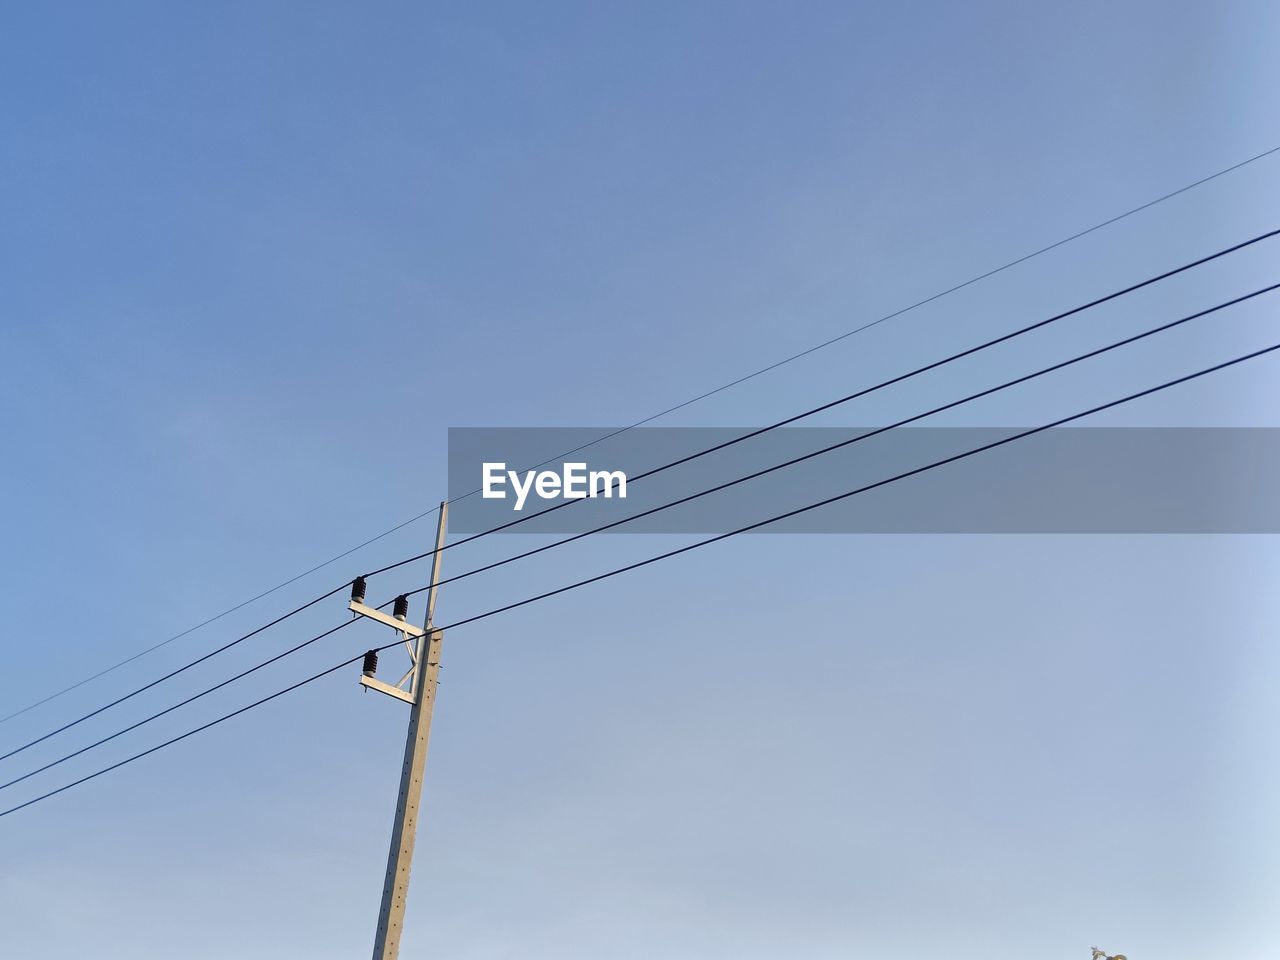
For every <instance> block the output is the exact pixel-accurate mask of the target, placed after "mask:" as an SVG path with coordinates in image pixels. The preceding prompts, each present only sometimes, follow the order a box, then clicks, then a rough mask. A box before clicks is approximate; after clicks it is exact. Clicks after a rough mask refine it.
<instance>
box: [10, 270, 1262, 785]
mask: <svg viewBox="0 0 1280 960" xmlns="http://www.w3.org/2000/svg"><path fill="white" fill-rule="evenodd" d="M1277 289H1280V283H1276V284H1272V285H1271V286H1268V287H1263V288H1261V289H1258V290H1254V291H1253V292H1251V293H1247V294H1244V295H1242V296H1239V297H1236V298H1234V299H1232V300H1227V301H1224V302H1222V303H1219V304H1216V305H1214V306H1212V307H1208V308H1206V309H1204V310H1199V311H1197V312H1195V313H1191V314H1188V315H1186V316H1184V317H1180V318H1178V319H1177V320H1171V321H1169V322H1168V323H1163V324H1160V325H1159V326H1156V327H1152V328H1151V329H1149V330H1144V331H1143V332H1141V333H1138V334H1134V335H1133V336H1129V337H1125V338H1124V339H1122V340H1117V341H1115V342H1113V343H1110V344H1107V345H1106V346H1103V347H1098V348H1096V349H1094V350H1090V351H1088V352H1086V353H1082V354H1078V355H1077V356H1074V357H1072V358H1070V359H1068V360H1063V361H1061V362H1059V363H1055V364H1052V365H1051V366H1048V367H1043V368H1041V369H1040V370H1036V371H1035V372H1033V373H1028V374H1025V375H1023V376H1021V377H1017V378H1015V379H1013V380H1006V381H1005V382H1003V383H1000V384H997V385H996V386H994V387H988V388H987V389H985V390H980V391H978V392H977V393H971V394H969V395H968V396H965V397H962V398H960V399H959V400H953V401H951V402H949V403H945V404H942V405H941V406H937V407H933V408H932V409H930V410H926V411H924V412H923V413H917V414H914V415H912V416H910V417H905V418H903V419H901V420H898V421H896V422H894V423H891V424H887V425H885V426H882V427H877V428H876V429H874V430H869V431H867V432H865V433H860V434H857V435H855V436H853V437H850V438H848V439H845V440H841V441H840V442H838V443H833V444H830V445H829V446H826V447H822V448H821V449H818V450H814V451H812V452H810V453H806V454H803V455H801V456H798V457H794V458H792V459H790V460H786V461H784V462H782V463H777V464H774V465H773V466H770V467H765V468H763V469H761V470H757V471H755V472H754V473H749V474H746V475H744V476H741V477H737V478H735V479H733V480H729V481H726V482H724V483H721V484H718V485H716V486H713V487H709V488H707V489H704V490H699V491H697V492H696V493H692V494H690V495H688V496H685V497H681V498H679V499H677V500H672V501H669V502H667V503H663V504H659V505H658V506H656V507H652V508H650V509H648V510H645V511H643V512H642V513H637V514H632V515H630V516H627V517H623V518H621V519H619V520H614V521H612V522H610V523H606V524H603V525H601V526H598V527H594V528H592V529H590V530H585V531H583V532H581V533H576V534H573V535H572V536H569V537H565V538H564V539H561V540H557V541H555V542H553V543H549V544H544V545H543V546H540V547H536V548H534V549H532V550H528V551H526V552H524V553H520V554H516V555H514V556H510V557H506V558H504V559H502V560H498V561H495V562H494V563H490V564H487V565H485V566H482V567H477V568H475V569H472V570H468V571H465V572H463V573H460V574H457V575H456V576H453V577H447V578H445V579H443V580H440V581H439V582H437V583H435V584H428V585H427V586H426V587H420V588H418V589H417V590H411V591H409V592H408V593H404V594H401V595H400V596H404V597H410V596H413V595H415V594H418V593H421V592H423V591H424V590H428V589H430V587H431V586H433V585H434V586H437V587H440V586H444V585H445V584H448V583H453V582H455V581H458V580H463V579H466V578H467V577H471V576H475V575H476V574H479V573H484V572H486V571H489V570H492V569H494V568H496V567H501V566H505V565H506V564H508V563H512V562H514V561H516V560H523V559H525V558H526V557H531V556H534V555H535V554H539V553H544V552H546V551H548V550H552V549H555V548H556V547H560V546H564V545H565V544H568V543H572V542H574V541H576V540H581V539H583V538H585V537H589V536H592V535H594V534H597V533H602V532H604V531H605V530H610V529H612V528H614V527H618V526H621V525H622V524H625V523H631V522H632V521H634V520H639V519H641V518H642V517H647V516H651V515H653V514H655V513H659V512H661V511H663V510H668V509H670V508H672V507H676V506H679V505H681V504H685V503H689V502H691V501H693V500H697V499H700V498H702V497H705V496H708V495H710V494H714V493H719V492H720V491H722V490H726V489H729V488H730V487H735V486H737V485H739V484H742V483H747V482H749V481H751V480H754V479H757V478H758V477H762V476H765V475H767V474H771V473H775V472H777V471H779V470H784V469H787V468H789V467H792V466H795V465H796V464H799V463H803V462H805V461H807V460H812V459H814V458H816V457H820V456H823V455H825V454H827V453H831V452H832V451H835V450H839V449H842V448H844V447H848V446H851V445H852V444H855V443H859V442H861V441H863V440H868V439H870V438H871V437H875V436H879V435H880V434H883V433H887V432H889V431H890V430H895V429H898V428H899V427H904V426H907V425H909V424H912V423H915V422H917V421H920V420H924V419H926V418H927V417H931V416H934V415H936V414H939V413H942V412H944V411H947V410H953V409H955V408H957V407H960V406H963V405H964V404H966V403H971V402H973V401H975V400H979V399H981V398H983V397H989V396H992V395H993V394H996V393H1000V392H1002V391H1004V390H1008V389H1010V388H1012V387H1015V386H1019V385H1020V384H1023V383H1027V382H1029V381H1031V380H1035V379H1037V378H1039V377H1043V376H1045V375H1047V374H1050V373H1053V372H1055V371H1058V370H1062V369H1064V368H1066V367H1070V366H1073V365H1075V364H1077V363H1081V362H1083V361H1085V360H1090V359H1092V358H1094V357H1098V356H1101V355H1103V354H1105V353H1110V352H1111V351H1112V350H1117V349H1119V348H1121V347H1124V346H1128V345H1129V344H1132V343H1137V342H1138V341H1140V340H1145V339H1147V338H1148V337H1152V336H1155V335H1157V334H1161V333H1165V332H1167V331H1169V330H1172V329H1174V328H1175V327H1179V326H1182V325H1183V324H1185V323H1189V322H1190V321H1192V320H1196V319H1199V318H1201V317H1206V316H1209V315H1210V314H1213V313H1217V312H1218V311H1220V310H1225V309H1226V308H1228V307H1232V306H1236V305H1237V304H1240V303H1244V302H1246V301H1248V300H1252V299H1253V298H1255V297H1259V296H1261V295H1263V294H1266V293H1271V292H1273V291H1275V290H1277ZM392 602H394V598H393V599H392V600H389V601H387V603H384V604H382V605H381V606H383V607H385V606H388V605H390V604H391V603H392ZM354 622H356V621H354V620H346V621H343V622H342V623H341V624H339V625H338V626H336V627H333V628H331V629H329V630H326V631H324V632H323V633H320V634H317V635H316V636H314V637H311V638H310V639H308V640H304V641H303V642H301V643H299V644H297V645H295V646H293V647H290V648H289V649H288V650H285V651H284V652H283V653H279V654H276V655H275V656H273V657H271V658H270V659H267V660H264V661H262V662H260V663H258V664H256V665H254V666H252V667H250V668H248V669H247V670H244V671H242V672H240V673H238V674H236V675H235V676H233V677H231V678H230V679H228V680H223V681H222V682H220V683H217V684H215V685H213V686H211V687H208V688H206V689H204V690H201V691H200V692H199V693H196V694H194V695H193V696H190V697H188V698H187V699H185V700H183V701H181V702H179V703H176V704H174V705H173V706H170V707H166V708H165V709H163V710H160V711H159V712H157V713H153V714H151V715H150V716H147V717H144V718H143V719H141V720H138V721H137V722H135V723H132V724H130V725H128V726H126V727H124V728H122V729H120V730H117V731H116V732H114V733H112V734H109V735H108V736H105V737H103V738H101V739H99V740H97V741H95V742H93V743H90V744H88V745H87V746H84V747H81V748H80V749H78V750H75V751H73V752H71V753H68V754H65V755H63V756H61V757H59V758H57V759H56V760H53V761H50V762H49V763H46V764H44V765H43V766H40V767H37V768H36V769H34V770H30V771H28V772H27V773H25V774H22V775H21V776H18V777H15V778H13V779H12V780H9V781H8V782H6V783H0V790H4V789H6V788H8V787H12V786H14V785H16V784H19V783H22V782H23V781H24V780H28V779H30V778H31V777H34V776H36V775H37V774H40V773H43V772H44V771H46V770H49V769H51V768H53V767H56V766H59V765H60V764H63V763H65V762H66V761H68V760H71V759H74V758H75V757H78V756H81V755H83V754H85V753H87V752H89V751H90V750H93V749H95V748H97V747H100V746H102V745H104V744H106V743H110V742H111V741H113V740H115V739H116V738H118V737H121V736H124V735H125V734H127V733H131V732H132V731H134V730H137V729H138V728H139V727H142V726H144V725H146V724H148V723H150V722H152V721H153V720H158V719H160V718H161V717H163V716H166V715H168V714H170V713H172V712H173V711H175V710H178V709H180V708H181V707H185V706H186V705H187V704H190V703H193V702H195V701H196V700H199V699H201V698H202V697H205V696H207V695H208V694H210V693H214V692H215V691H217V690H221V689H222V688H223V687H226V686H228V685H229V684H232V683H234V682H236V681H237V680H240V679H242V678H243V677H247V676H249V675H250V674H252V673H256V672H257V671H259V670H261V669H263V668H264V667H267V666H270V665H271V664H273V663H276V662H278V661H279V660H282V659H284V658H285V657H287V656H289V655H290V654H293V653H296V652H297V651H299V650H302V649H304V648H305V647H309V646H310V645H311V644H313V643H315V642H317V641H318V640H322V639H324V638H325V637H328V636H330V635H331V634H334V633H336V632H337V631H339V630H341V629H343V628H344V627H347V626H350V625H351V624H352V623H354Z"/></svg>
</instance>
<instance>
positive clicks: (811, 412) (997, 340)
mask: <svg viewBox="0 0 1280 960" xmlns="http://www.w3.org/2000/svg"><path fill="white" fill-rule="evenodd" d="M1277 235H1280V229H1276V230H1268V231H1267V232H1266V233H1261V234H1258V235H1257V236H1255V237H1251V238H1250V239H1248V240H1244V241H1242V242H1240V243H1237V244H1233V245H1232V246H1230V247H1226V248H1224V249H1222V250H1218V251H1217V252H1215V253H1211V254H1209V255H1208V256H1204V257H1201V258H1199V259H1198V260H1192V261H1191V262H1190V263H1184V264H1183V265H1182V266H1180V267H1174V268H1173V269H1172V270H1166V271H1165V272H1164V273H1160V274H1157V275H1156V276H1154V277H1148V278H1147V279H1146V280H1142V281H1140V282H1138V283H1135V284H1131V285H1130V286H1127V287H1124V288H1123V289H1120V290H1116V291H1114V292H1112V293H1108V294H1106V295H1104V296H1101V297H1097V298H1095V299H1093V300H1090V301H1089V302H1088V303H1082V304H1080V305H1079V306H1077V307H1072V308H1071V309H1070V310H1064V311H1062V312H1061V313H1056V314H1054V315H1053V316H1051V317H1046V318H1045V319H1043V320H1037V321H1036V322H1035V323H1029V324H1027V325H1026V326H1024V327H1019V328H1018V329H1017V330H1012V331H1010V332H1009V333H1004V334H1001V335H1000V336H998V337H993V338H992V339H990V340H986V341H984V342H982V343H979V344H977V345H976V346H972V347H968V348H966V349H964V350H961V351H959V352H958V353H953V354H951V355H950V356H947V357H943V358H942V359H941V360H934V361H933V362H932V363H926V364H925V365H924V366H921V367H916V368H915V369H914V370H910V371H908V372H907V373H901V374H898V375H897V376H896V377H890V378H889V379H888V380H881V381H880V382H879V383H877V384H874V385H873V386H870V387H863V388H862V389H860V390H855V391H854V392H853V393H849V394H845V395H844V396H843V397H838V398H836V399H835V400H830V401H828V402H826V403H823V404H819V405H818V406H816V407H811V408H809V409H808V410H804V411H802V412H800V413H797V414H795V415H793V416H790V417H786V418H785V419H782V420H778V421H777V422H776V423H771V424H769V425H768V426H766V427H760V428H758V429H756V430H750V431H748V432H747V433H744V434H741V435H739V436H736V437H732V438H731V439H729V440H725V441H724V442H723V443H717V444H714V445H712V446H710V447H706V448H704V449H702V450H698V451H696V452H694V453H691V454H688V455H686V456H683V457H679V458H677V459H675V460H671V461H669V462H668V463H664V464H662V465H661V466H658V467H653V468H651V469H649V470H645V471H644V472H643V473H638V474H636V475H635V476H632V477H628V478H627V483H628V484H634V483H637V482H638V481H640V480H644V479H646V478H647V477H652V476H654V475H656V474H659V473H663V472H664V471H666V470H670V469H672V468H673V467H678V466H682V465H683V464H686V463H691V462H693V461H694V460H698V459H700V458H702V457H705V456H708V455H709V454H712V453H717V452H718V451H720V450H725V449H727V448H728V447H732V446H734V445H736V444H739V443H743V442H745V441H747V440H752V439H754V438H755V437H759V436H761V435H763V434H766V433H769V432H771V431H773V430H778V429H780V428H782V427H785V426H789V425H790V424H793V423H797V422H798V421H800V420H804V419H806V418H808V417H812V416H815V415H816V414H819V413H823V412H825V411H827V410H831V409H832V408H834V407H838V406H840V405H842V404H845V403H848V402H850V401H851V400H857V399H859V398H861V397H865V396H868V395H869V394H872V393H875V392H876V391H878V390H883V389H885V388H886V387H891V386H894V385H895V384H899V383H903V382H904V381H907V380H910V379H912V378H913V377H918V376H920V374H922V373H928V372H930V371H932V370H937V369H939V368H940V367H945V366H946V365H947V364H949V363H954V362H955V361H957V360H962V359H964V358H965V357H971V356H973V355H974V354H976V353H981V352H982V351H983V350H989V349H990V348H991V347H994V346H997V345H999V344H1001V343H1007V342H1009V341H1010V340H1014V339H1016V338H1018V337H1021V336H1025V335H1026V334H1028V333H1031V332H1032V331H1034V330H1039V329H1041V328H1042V327H1047V326H1049V325H1050V324H1052V323H1057V322H1058V321H1059V320H1065V319H1066V318H1067V317H1072V316H1075V315H1076V314H1079V313H1083V312H1084V311H1086V310H1091V309H1093V308H1094V307H1099V306H1101V305H1102V304H1104V303H1109V302H1111V301H1112V300H1117V299H1119V298H1120V297H1123V296H1126V295H1127V294H1130V293H1134V292H1136V291H1138V290H1142V289H1143V288H1145V287H1149V286H1151V285H1153V284H1156V283H1159V282H1160V281H1162V280H1168V279H1169V278H1170V277H1176V276H1178V275H1179V274H1182V273H1186V272H1187V271H1188V270H1194V269H1195V268H1196V267H1200V266H1203V265H1204V264H1206V263H1210V262H1212V261H1214V260H1217V259H1219V258H1221V257H1225V256H1228V255H1230V254H1232V253H1235V252H1237V251H1239V250H1243V249H1244V248H1245V247H1250V246H1252V245H1253V244H1255V243H1261V242H1262V241H1264V240H1269V239H1271V238H1272V237H1274V236H1277ZM582 502H583V501H581V500H562V501H560V502H559V503H556V504H553V505H552V506H550V507H547V508H546V509H545V510H539V511H538V512H537V513H526V514H523V515H521V516H519V517H517V518H515V519H514V520H509V521H507V522H506V523H502V524H499V525H498V526H496V527H490V528H489V529H488V530H481V531H480V532H478V533H473V534H471V535H470V536H467V537H463V538H462V539H460V540H453V541H451V542H449V543H446V544H445V545H444V546H443V547H441V548H440V551H441V552H442V551H445V550H450V549H452V548H454V547H460V546H462V545H463V544H466V543H471V542H472V541H473V540H479V539H480V538H481V537H487V536H489V535H490V534H494V533H500V532H501V531H503V530H509V529H511V528H512V527H515V526H519V525H520V524H522V523H528V522H529V521H530V520H536V519H537V518H538V517H544V516H546V515H547V514H549V513H554V512H555V511H557V510H563V509H564V508H566V507H570V506H572V505H574V504H576V503H582ZM436 553H437V551H436V550H434V549H433V550H428V551H426V552H425V553H417V554H414V555H413V556H411V557H405V558H404V559H403V560H397V561H396V562H395V563H389V564H387V565H386V566H382V567H379V568H378V569H376V570H371V571H370V572H369V573H366V574H365V575H364V576H365V577H366V578H367V577H373V576H377V575H378V574H380V573H386V572H387V571H388V570H394V569H396V568H397V567H403V566H405V565H406V564H409V563H414V562H416V561H418V560H425V559H427V558H428V557H432V556H434V555H435V554H436Z"/></svg>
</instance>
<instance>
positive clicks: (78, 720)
mask: <svg viewBox="0 0 1280 960" xmlns="http://www.w3.org/2000/svg"><path fill="white" fill-rule="evenodd" d="M346 586H347V584H345V583H344V584H341V585H340V586H337V587H335V588H334V589H332V590H330V591H329V592H328V593H325V594H321V595H320V596H318V597H315V598H314V599H311V600H308V601H307V602H306V603H304V604H303V605H302V606H300V607H295V608H294V609H292V610H290V611H289V612H288V613H286V614H284V615H283V616H280V617H276V618H275V619H274V620H272V621H271V622H270V623H265V624H263V625H262V626H260V627H258V628H256V629H254V630H250V631H249V632H248V633H246V634H245V635H244V636H242V637H237V638H236V639H235V640H232V641H230V642H229V643H224V644H223V645H222V646H220V647H218V648H217V649H216V650H210V651H209V652H208V653H206V654H205V655H204V656H202V657H197V658H196V659H195V660H192V661H191V662H190V663H184V664H183V665H182V666H180V667H178V668H177V669H176V670H171V671H169V672H168V673H166V674H165V675H164V676H163V677H159V678H157V679H155V680H152V681H151V682H150V683H146V684H143V685H142V686H141V687H138V688H137V689H136V690H131V691H130V692H129V693H126V694H125V695H124V696H123V697H117V698H116V699H115V700H112V701H111V702H110V703H108V704H104V705H103V706H101V707H98V709H96V710H90V711H89V712H88V713H86V714H84V715H83V716H80V717H77V718H76V719H74V720H72V721H71V722H69V723H64V724H63V725H62V726H60V727H58V728H57V729H56V730H51V731H49V732H48V733H46V734H44V735H42V736H39V737H36V738H35V739H34V740H29V741H28V742H26V743H24V744H23V745H22V746H20V747H15V748H14V749H13V750H10V751H9V752H8V753H6V754H3V755H0V760H8V759H9V758H10V757H12V756H13V755H14V754H18V753H21V752H22V751H23V750H27V749H29V748H31V747H34V746H35V745H36V744H38V743H44V742H45V741H46V740H48V739H49V738H50V737H56V736H57V735H58V734H60V733H62V732H63V731H64V730H70V729H71V728H72V727H74V726H77V725H78V724H81V723H84V721H86V720H88V719H90V718H92V717H96V716H97V715H98V714H100V713H102V712H103V711H104V710H110V709H111V708H112V707H114V706H118V705H119V704H122V703H124V702H125V701H126V700H131V699H133V698H134V697H136V696H137V695H138V694H140V693H145V692H146V691H147V690H150V689H151V688H152V687H154V686H157V685H158V684H161V683H164V682H165V681H166V680H169V679H171V678H173V677H176V676H177V675H178V674H180V673H184V672H186V671H187V670H190V669H191V668H192V667H194V666H196V665H197V664H201V663H204V662H205V661H206V660H208V659H210V658H211V657H216V656H217V655H218V654H220V653H222V652H223V651H224V650H230V649H231V648H232V647H234V646H235V645H236V644H238V643H243V642H244V641H245V640H248V639H249V638H250V637H254V636H257V635H258V634H260V633H262V631H264V630H266V629H268V628H270V627H274V626H275V625H276V624H278V623H283V622H284V621H285V620H288V619H289V618H290V617H292V616H294V615H295V614H298V613H301V612H302V611H303V610H306V609H307V608H308V607H313V606H315V605H316V604H317V603H319V602H320V601H321V600H328V599H329V598H330V597H332V596H333V595H334V594H335V593H338V592H339V591H341V590H343V589H345V588H346ZM343 626H346V624H343Z"/></svg>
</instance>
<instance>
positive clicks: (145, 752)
mask: <svg viewBox="0 0 1280 960" xmlns="http://www.w3.org/2000/svg"><path fill="white" fill-rule="evenodd" d="M362 656H363V654H361V655H360V656H355V657H352V658H351V659H350V660H344V661H343V662H342V663H336V664H334V665H333V666H332V667H330V668H329V669H328V670H322V671H320V672H319V673H316V674H312V675H311V676H309V677H307V679H305V680H299V681H298V682H297V683H295V684H292V685H290V686H288V687H285V688H284V689H283V690H277V691H276V692H275V693H273V694H271V695H269V696H266V697H263V698H262V699H261V700H255V701H254V702H253V703H251V704H249V705H248V706H244V707H241V708H240V709H239V710H235V711H233V712H231V713H228V714H224V715H223V716H221V717H218V718H217V719H216V720H210V721H209V722H208V723H205V724H202V725H200V726H198V727H196V728H195V729H194V730H188V731H187V732H186V733H184V734H181V735H179V736H176V737H174V738H173V739H171V740H166V741H165V742H164V743H160V744H157V745H156V746H154V747H151V748H150V749H148V750H143V751H142V752H141V753H135V754H134V755H133V756H131V757H127V758H125V759H124V760H121V761H120V762H119V763H113V764H112V765H111V766H109V767H104V768H103V769H101V770H97V771H94V772H93V773H91V774H89V775H88V776H85V777H81V778H80V779H79V780H73V781H72V782H71V783H68V784H66V785H65V786H61V787H58V789H56V790H50V791H49V792H48V793H46V794H43V795H42V796H39V797H36V798H35V799H33V800H28V801H27V802H26V803H20V804H18V805H17V806H16V807H10V808H9V809H8V810H5V811H3V812H0V817H5V816H8V815H9V814H11V813H17V812H18V811H19V810H22V809H23V808H25V807H29V806H31V805H32V804H33V803H39V802H40V801H41V800H47V799H49V798H50V797H54V796H57V795H58V794H60V793H62V792H63V791H65V790H70V789H71V788H72V787H78V786H80V784H82V783H88V782H89V781H90V780H93V779H96V778H97V777H100V776H102V775H103V774H104V773H110V772H111V771H112V770H118V769H120V768H121V767H123V766H125V765H126V764H130V763H133V761H135V760H141V759H142V758H143V757H145V756H148V755H150V754H153V753H155V752H156V751H157V750H163V749H164V748H165V747H170V746H173V744H175V743H179V742H181V741H183V740H185V739H187V737H193V736H195V735H196V734H197V733H201V732H203V731H205V730H208V729H209V728H210V727H216V726H217V725H218V724H220V723H222V722H223V721H224V720H230V719H231V718H232V717H238V716H240V714H242V713H245V712H247V711H249V710H252V709H253V708H254V707H260V706H262V705H263V704H264V703H269V702H270V701H272V700H275V699H276V698H277V697H283V696H284V695H285V694H286V693H292V692H293V691H294V690H297V689H298V688H299V687H303V686H306V685H307V684H308V683H311V682H312V681H314V680H319V679H320V678H321V677H327V676H328V675H329V674H331V673H337V672H338V671H339V670H341V669H342V668H343V667H348V666H350V665H351V664H353V663H355V662H356V661H357V660H359V659H360V657H362Z"/></svg>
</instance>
